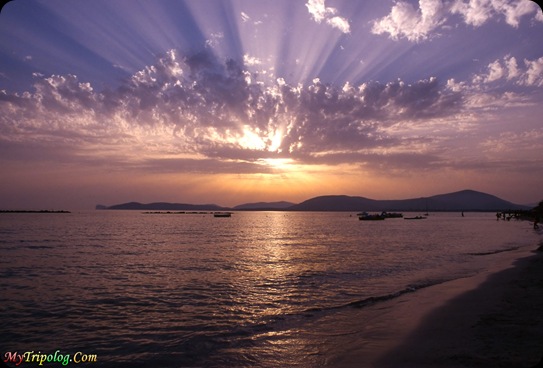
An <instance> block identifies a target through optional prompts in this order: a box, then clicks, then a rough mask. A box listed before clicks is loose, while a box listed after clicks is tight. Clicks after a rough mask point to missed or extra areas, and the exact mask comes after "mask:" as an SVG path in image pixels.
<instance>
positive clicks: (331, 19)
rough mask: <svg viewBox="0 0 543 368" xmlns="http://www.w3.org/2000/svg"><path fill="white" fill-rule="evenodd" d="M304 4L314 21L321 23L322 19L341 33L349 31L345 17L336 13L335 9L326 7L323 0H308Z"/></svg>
mask: <svg viewBox="0 0 543 368" xmlns="http://www.w3.org/2000/svg"><path fill="white" fill-rule="evenodd" d="M305 6H306V7H307V10H309V13H310V14H311V15H312V16H313V19H314V20H315V22H317V23H321V22H322V21H326V23H328V24H329V25H331V26H332V27H333V28H337V29H339V30H340V31H341V32H343V33H350V31H351V29H350V25H349V21H348V20H347V19H346V18H343V17H340V16H338V15H336V14H337V9H336V8H331V7H327V6H326V5H325V0H308V1H307V4H306V5H305Z"/></svg>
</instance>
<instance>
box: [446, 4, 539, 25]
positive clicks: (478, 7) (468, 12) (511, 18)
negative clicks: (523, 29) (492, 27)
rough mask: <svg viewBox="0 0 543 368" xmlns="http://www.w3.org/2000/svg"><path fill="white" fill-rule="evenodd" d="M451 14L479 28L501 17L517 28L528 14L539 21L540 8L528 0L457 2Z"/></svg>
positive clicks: (453, 5)
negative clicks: (458, 15)
mask: <svg viewBox="0 0 543 368" xmlns="http://www.w3.org/2000/svg"><path fill="white" fill-rule="evenodd" d="M451 12H452V13H457V14H460V15H462V16H463V18H464V21H465V23H466V24H469V25H472V26H475V27H479V26H481V25H483V24H484V23H486V22H487V21H488V20H489V19H492V18H498V17H500V16H503V17H504V18H505V22H506V23H507V24H508V25H510V26H511V27H515V28H517V27H518V26H519V23H520V19H521V18H522V17H523V16H525V15H528V14H532V13H535V14H534V17H535V19H536V20H539V21H541V14H540V13H541V8H539V6H538V5H537V4H536V3H535V2H534V1H528V0H520V1H511V0H469V1H467V2H466V1H464V0H457V1H455V2H454V3H453V4H452V6H451Z"/></svg>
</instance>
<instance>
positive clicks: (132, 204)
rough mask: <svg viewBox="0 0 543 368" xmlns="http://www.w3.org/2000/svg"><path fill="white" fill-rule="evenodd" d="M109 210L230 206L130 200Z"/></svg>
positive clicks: (191, 209) (212, 208) (198, 209)
mask: <svg viewBox="0 0 543 368" xmlns="http://www.w3.org/2000/svg"><path fill="white" fill-rule="evenodd" d="M105 209H107V210H139V211H223V210H226V209H228V208H224V207H220V206H217V205H216V204H187V203H167V202H155V203H147V204H145V203H139V202H129V203H122V204H116V205H114V206H109V207H106V208H105Z"/></svg>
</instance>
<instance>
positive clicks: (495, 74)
mask: <svg viewBox="0 0 543 368" xmlns="http://www.w3.org/2000/svg"><path fill="white" fill-rule="evenodd" d="M504 79H505V80H507V81H513V82H515V83H516V84H518V85H523V86H533V87H541V86H543V57H541V58H539V59H537V60H526V59H525V60H524V68H521V67H519V65H518V63H517V59H516V58H515V57H513V56H510V55H507V56H505V57H504V58H503V59H498V60H495V61H493V62H491V63H490V64H488V66H487V70H486V72H484V73H482V74H477V75H475V76H474V77H473V83H475V84H479V83H486V84H489V83H493V82H497V81H502V80H504Z"/></svg>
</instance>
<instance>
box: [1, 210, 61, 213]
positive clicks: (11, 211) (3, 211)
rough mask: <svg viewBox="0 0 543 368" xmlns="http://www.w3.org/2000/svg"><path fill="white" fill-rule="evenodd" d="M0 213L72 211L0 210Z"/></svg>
mask: <svg viewBox="0 0 543 368" xmlns="http://www.w3.org/2000/svg"><path fill="white" fill-rule="evenodd" d="M0 213H71V212H70V211H64V210H58V211H56V210H0Z"/></svg>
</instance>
